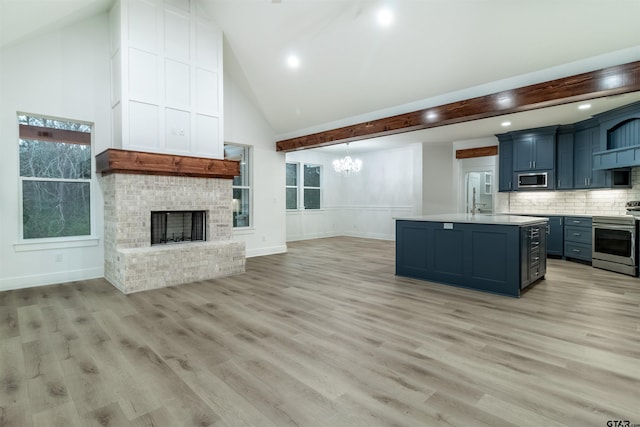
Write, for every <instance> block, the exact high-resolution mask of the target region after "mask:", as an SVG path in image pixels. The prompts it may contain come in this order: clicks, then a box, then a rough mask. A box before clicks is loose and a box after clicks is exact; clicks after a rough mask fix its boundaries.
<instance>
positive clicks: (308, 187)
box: [304, 165, 320, 209]
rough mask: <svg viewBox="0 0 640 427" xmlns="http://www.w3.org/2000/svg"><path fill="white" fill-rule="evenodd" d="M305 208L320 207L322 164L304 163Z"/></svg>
mask: <svg viewBox="0 0 640 427" xmlns="http://www.w3.org/2000/svg"><path fill="white" fill-rule="evenodd" d="M304 208H305V209H320V166H318V165H304Z"/></svg>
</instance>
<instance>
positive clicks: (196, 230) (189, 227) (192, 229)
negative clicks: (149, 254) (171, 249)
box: [151, 211, 206, 245]
mask: <svg viewBox="0 0 640 427" xmlns="http://www.w3.org/2000/svg"><path fill="white" fill-rule="evenodd" d="M205 219H206V212H205V211H162V212H151V244H152V245H164V244H168V243H186V242H196V241H203V240H205V224H206V222H205Z"/></svg>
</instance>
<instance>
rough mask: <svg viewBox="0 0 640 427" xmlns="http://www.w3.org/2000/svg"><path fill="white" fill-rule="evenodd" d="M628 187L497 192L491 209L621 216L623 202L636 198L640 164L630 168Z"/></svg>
mask: <svg viewBox="0 0 640 427" xmlns="http://www.w3.org/2000/svg"><path fill="white" fill-rule="evenodd" d="M631 180H632V184H633V185H632V188H627V189H612V190H575V191H520V192H511V193H498V194H497V195H496V209H495V212H500V213H503V212H504V213H507V212H510V213H532V214H533V213H541V214H550V215H551V214H587V215H590V214H594V215H624V214H626V213H627V211H626V209H625V203H626V202H628V201H629V200H640V167H636V168H633V171H632V174H631Z"/></svg>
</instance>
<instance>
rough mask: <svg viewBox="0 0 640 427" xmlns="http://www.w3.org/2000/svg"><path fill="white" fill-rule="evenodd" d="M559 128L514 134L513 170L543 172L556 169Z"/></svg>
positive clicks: (553, 127) (550, 127)
mask: <svg viewBox="0 0 640 427" xmlns="http://www.w3.org/2000/svg"><path fill="white" fill-rule="evenodd" d="M557 128H558V127H557V126H549V127H544V128H538V129H529V130H527V131H522V132H513V133H512V136H513V170H514V171H515V172H523V171H541V170H551V169H553V168H554V166H555V165H554V163H555V152H556V130H557Z"/></svg>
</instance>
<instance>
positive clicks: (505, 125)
mask: <svg viewBox="0 0 640 427" xmlns="http://www.w3.org/2000/svg"><path fill="white" fill-rule="evenodd" d="M500 124H501V125H502V127H505V128H506V127H509V126H511V122H502V123H500Z"/></svg>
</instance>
